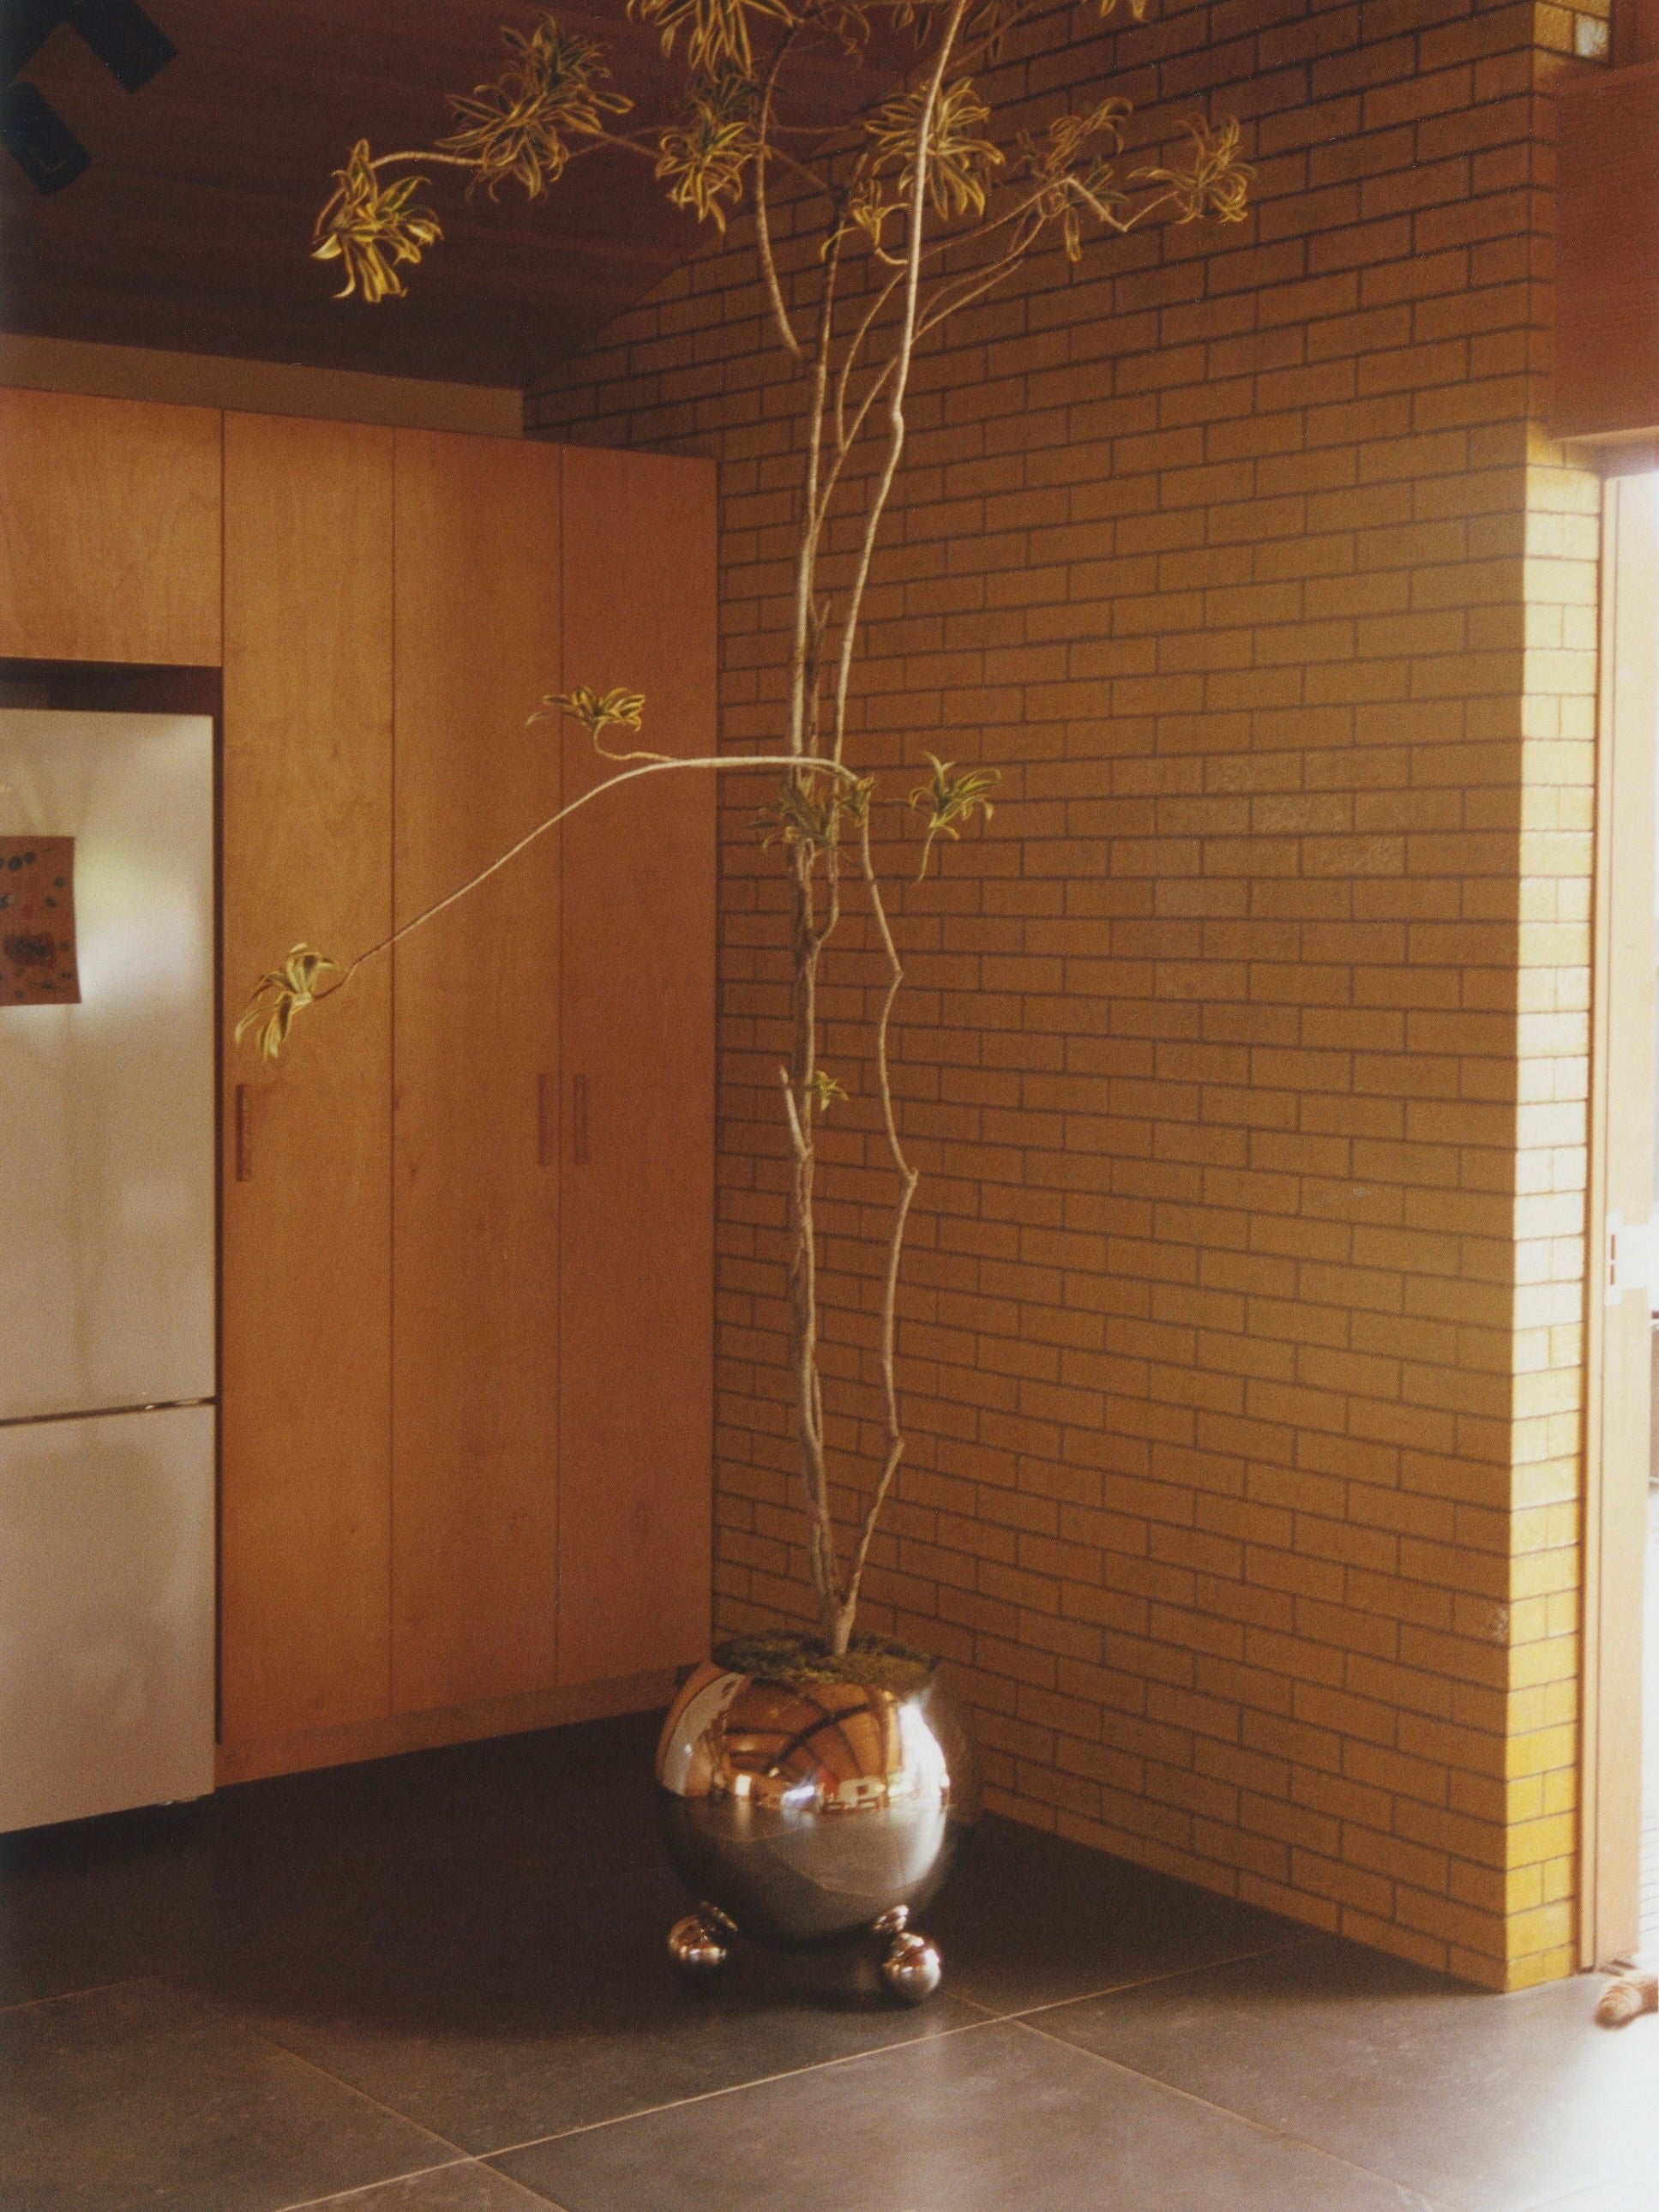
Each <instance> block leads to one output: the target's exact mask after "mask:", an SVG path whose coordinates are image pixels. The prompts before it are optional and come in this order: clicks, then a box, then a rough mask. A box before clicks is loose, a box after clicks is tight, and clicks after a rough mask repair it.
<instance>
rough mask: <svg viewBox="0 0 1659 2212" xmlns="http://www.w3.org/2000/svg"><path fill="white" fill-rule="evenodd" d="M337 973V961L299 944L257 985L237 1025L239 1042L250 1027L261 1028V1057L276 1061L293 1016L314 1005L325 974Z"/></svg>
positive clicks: (259, 1031) (290, 1026) (259, 1034)
mask: <svg viewBox="0 0 1659 2212" xmlns="http://www.w3.org/2000/svg"><path fill="white" fill-rule="evenodd" d="M336 973H337V963H335V962H334V961H332V960H331V959H329V958H328V957H327V956H326V954H325V953H321V952H316V951H313V950H312V948H311V946H310V945H295V947H294V948H293V950H292V951H290V952H289V956H288V957H287V959H286V960H284V961H283V964H282V966H281V967H280V968H272V969H268V970H267V971H266V973H265V974H264V975H261V977H260V978H259V980H258V983H256V984H255V986H254V987H253V990H252V994H251V995H250V997H249V999H248V1002H247V1004H246V1006H244V1007H243V1009H242V1012H241V1015H240V1019H239V1020H238V1022H237V1024H236V1042H237V1043H238V1044H240V1042H242V1039H243V1038H244V1037H245V1036H246V1035H247V1033H248V1031H249V1030H257V1031H258V1047H259V1057H260V1059H261V1060H275V1059H276V1055H277V1054H278V1053H280V1052H281V1050H282V1048H283V1045H284V1043H285V1042H287V1039H288V1033H289V1030H290V1029H292V1027H293V1026H294V1017H295V1015H296V1014H299V1013H303V1012H304V1011H305V1009H306V1008H307V1006H311V1005H313V1003H314V1002H315V1000H316V999H317V997H318V995H319V994H318V989H317V986H318V985H319V983H320V982H321V981H322V979H323V977H324V976H325V975H333V974H336Z"/></svg>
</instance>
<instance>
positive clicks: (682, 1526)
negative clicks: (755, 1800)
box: [559, 447, 715, 1682]
mask: <svg viewBox="0 0 1659 2212" xmlns="http://www.w3.org/2000/svg"><path fill="white" fill-rule="evenodd" d="M564 470H565V500H564V532H565V564H564V641H565V672H566V678H567V681H568V683H570V684H586V685H589V686H591V687H592V688H593V689H595V690H601V691H603V690H610V689H611V686H613V685H615V684H625V685H627V686H628V688H629V690H635V691H641V692H643V693H644V694H645V701H646V707H645V727H644V730H643V732H642V733H641V738H639V739H638V740H637V742H638V743H640V744H644V745H648V746H650V747H651V748H652V750H655V751H659V752H671V753H677V754H681V755H684V757H688V758H695V757H698V756H706V755H708V754H711V753H713V752H714V750H715V720H714V652H715V622H714V614H715V609H714V559H713V550H714V474H713V471H711V470H709V469H708V468H707V467H706V466H704V465H702V464H701V463H698V462H696V461H676V460H666V459H659V460H655V461H653V462H650V463H647V464H645V465H641V461H640V459H639V457H638V456H636V455H634V454H629V453H605V452H599V451H592V450H588V449H583V448H576V447H573V448H571V449H570V450H568V452H567V453H566V454H565V457H564ZM566 728H567V730H568V731H569V732H571V734H570V735H569V736H568V738H567V739H566V744H565V762H566V796H567V799H568V798H571V797H574V795H575V793H576V792H578V791H579V790H582V789H586V787H588V786H590V785H591V784H592V783H594V782H596V781H599V778H600V777H601V776H602V775H609V774H614V773H615V771H614V769H611V768H610V767H609V766H608V765H607V763H605V762H602V761H597V760H595V759H594V757H592V751H591V750H589V749H588V748H587V747H586V744H585V741H584V740H583V739H582V738H581V734H580V732H579V731H576V730H575V729H574V726H573V725H570V724H567V725H566ZM613 742H614V740H613ZM629 742H630V743H632V742H635V741H634V740H632V739H630V740H629ZM563 837H564V868H563V882H562V886H561V893H562V912H563V925H564V927H563V937H564V951H563V967H564V976H563V992H562V1008H563V1036H562V1067H563V1076H564V1082H563V1097H564V1105H565V1122H566V1146H565V1173H564V1178H563V1182H564V1220H563V1228H562V1237H561V1252H562V1268H561V1281H562V1332H561V1343H560V1368H559V1432H560V1449H561V1483H562V1500H563V1506H562V1514H561V1518H560V1539H559V1580H560V1591H561V1604H560V1614H559V1673H560V1678H561V1680H564V1681H567V1682H568V1681H580V1680H586V1679H587V1678H589V1677H592V1676H595V1675H603V1674H619V1673H622V1672H624V1671H627V1670H628V1669H629V1668H634V1667H641V1666H658V1667H671V1666H674V1665H676V1664H678V1663H679V1662H684V1661H685V1660H688V1659H691V1658H694V1657H698V1656H703V1655H704V1654H706V1652H707V1650H708V1633H709V1605H710V1587H711V1585H710V1573H711V1569H710V1522H711V1518H712V1510H711V1502H710V1489H709V1466H710V1458H711V1454H712V1449H713V1443H712V1439H713V1432H714V1403H713V1388H714V1340H713V1330H714V1309H713V1297H712V1291H711V1288H710V1278H711V1276H712V1273H713V1237H714V775H713V774H712V773H706V772H692V773H688V774H686V775H675V774H669V775H659V776H652V777H646V778H642V779H641V781H638V782H636V783H632V784H629V785H627V786H625V787H623V789H621V790H619V791H617V792H613V793H609V794H607V795H606V796H605V797H604V798H602V799H597V800H595V801H594V803H593V804H592V805H590V806H587V807H585V808H584V809H583V810H582V811H581V812H580V813H579V814H576V815H574V816H573V817H572V818H571V820H570V821H569V823H568V824H567V825H566V827H565V829H564V831H563Z"/></svg>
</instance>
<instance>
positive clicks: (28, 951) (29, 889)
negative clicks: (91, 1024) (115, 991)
mask: <svg viewBox="0 0 1659 2212" xmlns="http://www.w3.org/2000/svg"><path fill="white" fill-rule="evenodd" d="M80 998H81V978H80V974H79V971H78V969H76V963H75V840H74V838H73V837H0V1006H65V1005H78V1004H79V1002H80Z"/></svg>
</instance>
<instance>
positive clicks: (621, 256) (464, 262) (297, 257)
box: [0, 0, 891, 386]
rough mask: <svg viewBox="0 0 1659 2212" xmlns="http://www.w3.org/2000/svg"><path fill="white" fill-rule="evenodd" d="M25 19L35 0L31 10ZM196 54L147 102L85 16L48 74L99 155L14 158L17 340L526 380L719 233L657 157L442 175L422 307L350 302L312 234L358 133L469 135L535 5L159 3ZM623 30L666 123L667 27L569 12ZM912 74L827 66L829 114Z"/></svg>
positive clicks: (643, 101)
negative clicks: (51, 162)
mask: <svg viewBox="0 0 1659 2212" xmlns="http://www.w3.org/2000/svg"><path fill="white" fill-rule="evenodd" d="M7 4H8V5H9V4H11V0H7ZM145 4H146V8H147V10H148V12H149V15H151V17H152V18H153V19H154V20H155V23H156V24H157V25H158V26H159V27H160V28H161V30H162V31H163V32H165V33H166V35H167V38H169V39H170V40H172V41H173V45H174V46H176V47H177V49H178V54H177V58H175V59H174V60H173V61H171V62H169V63H167V65H166V66H165V67H164V68H163V69H161V70H159V71H158V72H157V74H156V75H155V76H153V77H152V78H151V79H150V81H149V82H148V83H147V84H144V85H143V86H142V87H141V88H139V89H138V90H137V92H128V91H126V90H125V89H124V88H122V86H121V85H120V84H119V83H118V82H117V80H116V78H115V77H114V76H112V74H111V73H110V70H108V69H107V68H106V66H105V64H103V63H102V62H100V60H99V59H98V58H96V56H95V55H94V53H93V52H92V51H91V49H90V48H89V47H88V45H87V44H86V42H85V41H84V40H82V38H81V37H80V36H79V35H78V34H77V33H76V31H75V30H73V29H72V28H71V27H70V25H69V24H67V23H64V24H60V25H59V26H58V27H57V28H56V29H54V30H53V31H52V33H51V35H50V36H49V37H48V38H47V40H46V42H45V43H44V44H43V45H42V46H40V48H39V50H38V51H37V52H35V53H34V54H33V57H32V58H30V59H29V60H28V61H27V63H26V64H25V65H24V67H23V69H22V70H21V79H22V80H23V81H24V82H27V83H29V84H32V85H33V86H34V87H35V88H37V89H38V90H39V91H40V93H41V94H44V95H45V97H46V99H47V100H49V101H50V102H51V104H52V107H53V108H54V109H55V110H56V111H57V112H58V115H59V116H60V117H61V118H63V120H64V122H65V123H66V124H67V125H69V126H70V129H71V130H72V131H74V133H75V135H76V137H78V138H79V139H80V140H81V141H82V143H83V144H84V145H85V146H86V148H87V149H88V151H89V152H90V154H91V155H92V161H91V164H90V167H88V169H87V170H86V171H85V173H83V174H82V175H81V176H79V177H78V178H76V179H75V181H74V182H73V183H71V184H70V185H66V186H65V187H64V189H63V190H61V191H56V192H52V193H50V194H43V193H41V192H40V191H37V190H36V189H35V187H34V186H33V185H32V184H31V183H30V182H29V181H28V179H27V177H26V176H25V175H24V174H23V173H22V171H21V169H20V168H19V167H18V166H17V165H16V163H15V162H14V161H10V160H9V159H7V158H6V157H5V156H4V155H0V241H3V258H0V327H3V328H4V329H7V330H10V331H27V332H31V333H33V334H35V335H38V336H45V337H64V338H88V339H94V340H98V341H100V342H102V343H116V344H126V345H139V346H160V347H166V348H168V349H173V350H175V351H180V352H186V353H214V354H230V355H235V356H247V357H252V358H257V359H262V360H270V361H285V362H305V363H307V364H310V365H312V366H316V367H325V368H362V369H374V370H378V371H380V372H381V373H382V374H392V375H402V376H421V377H441V378H448V379H453V380H456V381H458V382H461V383H471V384H494V385H518V386H522V385H524V384H526V383H527V382H530V381H531V380H533V378H534V377H535V375H536V374H537V373H538V370H541V369H544V368H547V367H549V366H550V364H552V363H553V362H556V361H557V360H558V359H560V358H561V357H562V356H564V355H566V354H568V353H570V352H572V351H574V350H575V349H577V348H578V347H580V345H581V344H583V343H585V342H586V340H587V339H588V338H590V337H592V336H593V334H594V333H595V332H596V331H599V330H600V329H601V328H603V326H604V325H605V323H606V322H608V321H609V320H610V319H611V317H612V316H613V315H615V314H616V313H618V312H619V311H620V310H621V309H622V308H623V307H627V306H629V304H630V303H631V302H632V301H635V300H636V299H639V298H640V297H641V295H643V294H645V293H647V292H648V291H649V290H650V289H651V288H652V286H653V284H655V283H657V282H658V280H659V278H660V277H661V276H664V275H665V273H666V272H667V271H668V270H670V269H671V268H673V267H674V266H675V265H677V264H678V263H680V262H682V261H684V260H685V259H687V258H689V257H690V255H692V254H694V253H695V252H697V251H699V250H700V248H701V247H702V246H703V245H704V243H705V234H702V233H701V232H700V231H699V229H698V227H697V225H696V223H695V222H693V220H692V219H691V217H690V216H684V215H681V214H680V213H678V211H677V210H674V209H671V208H670V207H668V206H667V205H666V204H665V201H664V199H663V197H662V195H661V191H660V188H659V187H658V186H657V185H655V184H654V183H653V179H652V176H651V170H650V165H649V164H648V163H647V162H645V161H639V160H636V159H632V158H630V157H629V156H627V155H613V154H610V153H604V152H602V153H600V154H599V155H594V156H592V157H591V158H589V159H586V160H584V161H580V162H579V163H577V164H576V165H575V166H574V167H573V168H572V169H571V171H570V172H569V173H568V175H567V176H566V177H565V178H564V179H562V181H561V182H560V183H559V184H557V185H554V186H553V187H552V188H551V189H550V191H549V193H548V194H547V195H546V196H545V197H544V198H542V199H541V200H539V201H536V202H534V203H527V202H526V199H525V197H524V194H523V193H522V191H519V190H518V189H517V188H516V187H514V186H512V185H508V186H506V187H504V188H503V190H502V191H501V197H500V200H499V201H498V202H496V203H493V204H492V202H491V201H490V200H489V198H488V197H485V196H484V195H482V194H481V195H479V197H477V199H476V200H474V201H473V202H472V203H471V205H469V204H467V202H466V200H465V197H464V196H463V192H462V190H461V189H460V180H459V179H455V180H452V179H451V177H450V176H447V175H446V173H445V172H443V171H442V170H437V171H435V172H434V174H433V181H432V185H431V188H430V190H429V191H428V192H427V193H426V195H425V197H427V198H428V200H429V202H430V204H432V205H433V207H434V208H435V210H436V211H437V213H438V214H439V216H440V217H441V221H442V223H443V226H444V233H445V236H444V241H443V243H442V244H441V246H436V247H435V248H434V249H433V250H432V252H431V253H430V254H429V255H428V258H427V260H426V261H425V262H424V263H423V264H422V266H421V267H420V268H419V269H418V270H415V271H414V272H413V276H412V281H411V282H410V291H409V296H408V297H407V298H405V299H402V300H390V301H386V302H385V303H383V304H382V305H380V306H379V307H365V306H364V304H363V302H362V301H361V300H356V299H353V300H343V301H337V300H335V299H334V298H333V297H332V294H333V292H334V289H336V286H337V282H338V278H337V274H336V270H337V264H319V263H317V262H314V261H313V260H312V259H311V258H310V245H311V228H312V222H313V217H314V216H315V214H316V211H317V209H318V207H319V205H320V204H321V203H322V201H323V200H324V199H325V197H327V195H328V192H329V191H330V189H331V173H332V172H333V171H334V170H335V169H336V168H337V167H338V166H339V164H340V163H341V161H343V159H344V157H345V155H346V153H347V151H348V150H349V147H350V145H351V143H352V141H353V140H354V139H355V138H357V137H368V138H369V140H370V141H371V143H372V144H373V146H374V149H375V150H376V151H377V152H386V151H390V150H392V149H394V148H397V147H400V146H420V145H429V144H430V143H432V141H433V139H434V137H436V136H438V135H440V134H441V133H442V132H443V131H446V130H447V129H448V128H450V126H451V118H450V115H449V111H448V108H447V105H446V102H445V98H444V95H445V94H447V93H450V92H466V91H470V90H471V88H472V87H473V86H474V85H475V84H477V82H480V81H481V80H483V79H484V78H488V77H493V76H495V75H496V74H497V73H498V71H499V70H500V69H501V65H502V63H503V61H504V59H505V57H504V55H503V53H502V49H501V37H500V33H501V25H502V24H503V23H512V24H514V25H516V26H517V27H520V28H521V29H528V28H529V27H531V26H532V25H533V24H534V23H535V22H536V21H537V20H538V16H539V15H540V14H541V12H542V11H541V9H539V8H538V7H536V6H535V5H533V4H528V5H527V4H525V0H145ZM557 14H558V18H559V21H560V22H561V24H562V25H563V26H564V27H567V28H568V29H572V30H582V31H586V32H587V33H589V34H590V35H591V36H594V37H597V38H599V39H600V40H603V41H604V43H605V45H606V46H609V47H610V48H611V52H612V55H613V68H614V71H615V77H616V81H617V83H618V85H619V86H621V87H623V88H625V89H627V90H628V91H629V92H630V93H633V94H635V96H636V97H638V98H639V99H640V106H641V114H642V115H643V116H644V117H645V118H647V119H649V118H651V117H652V116H653V115H656V114H660V113H661V112H663V111H664V110H665V108H666V107H667V106H668V105H669V104H670V103H671V100H672V96H673V88H674V82H675V79H674V76H673V72H672V65H671V64H667V63H665V61H664V59H663V57H662V54H661V51H660V47H659V41H658V39H657V35H656V33H654V32H653V31H651V30H648V29H646V28H644V27H641V26H640V25H638V24H634V23H629V22H628V21H626V20H625V18H624V16H623V10H622V8H621V6H620V0H618V4H617V5H615V6H614V7H613V6H612V4H611V0H593V3H592V4H590V5H589V6H588V7H586V8H585V9H574V8H564V7H560V8H558V9H557ZM890 82H891V79H890V77H885V76H883V77H878V76H875V75H874V74H873V73H872V72H868V71H866V70H860V69H854V68H852V67H851V66H850V65H848V64H841V63H839V62H836V63H829V62H826V63H824V64H821V65H819V66H818V67H817V70H816V71H815V77H814V82H813V87H812V98H813V101H814V104H815V106H816V108H817V112H818V113H819V114H822V115H824V116H829V115H831V114H850V113H852V112H855V111H856V110H857V109H858V108H859V107H860V106H864V105H866V103H867V102H868V101H869V100H871V99H872V98H874V97H876V96H878V94H880V93H881V92H883V91H884V89H886V88H887V87H888V85H889V84H890Z"/></svg>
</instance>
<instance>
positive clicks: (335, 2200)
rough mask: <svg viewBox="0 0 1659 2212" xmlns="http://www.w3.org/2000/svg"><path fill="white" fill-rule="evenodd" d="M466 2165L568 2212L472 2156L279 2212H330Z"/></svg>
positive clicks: (552, 2211) (548, 2209) (556, 2211)
mask: <svg viewBox="0 0 1659 2212" xmlns="http://www.w3.org/2000/svg"><path fill="white" fill-rule="evenodd" d="M463 2166H477V2167H478V2168H480V2169H481V2170H483V2171H487V2172H489V2174H490V2175H491V2176H492V2178H493V2179H495V2180H497V2181H501V2182H504V2183H505V2184H506V2185H507V2187H508V2188H509V2189H516V2190H519V2191H521V2192H522V2194H523V2196H524V2197H525V2199H526V2202H527V2203H532V2204H539V2205H540V2206H542V2208H543V2212H566V2208H565V2207H564V2206H563V2205H562V2204H556V2203H554V2201H553V2199H552V2198H551V2197H544V2196H543V2195H542V2194H541V2192H540V2191H539V2190H536V2189H532V2187H531V2186H530V2184H529V2183H528V2182H527V2181H520V2179H519V2178H518V2176H517V2175H516V2174H512V2173H502V2172H500V2171H499V2169H498V2168H497V2167H495V2166H490V2165H489V2161H488V2160H487V2159H484V2158H482V2157H475V2156H473V2155H471V2154H469V2155H468V2156H466V2157H465V2158H450V2159H446V2160H444V2162H443V2164H442V2165H441V2166H416V2168H415V2170H414V2171H413V2172H410V2173H392V2174H388V2175H387V2176H386V2179H384V2180H381V2181H362V2182H359V2183H358V2185H357V2186H356V2188H355V2189H337V2190H336V2191H334V2193H333V2195H332V2196H331V2197H301V2198H300V2199H298V2200H297V2201H296V2202H295V2203H292V2204H283V2205H281V2206H279V2207H278V2208H277V2212H327V2207H328V2206H329V2205H331V2204H346V2205H349V2203H351V2200H352V2198H353V2197H368V2196H369V2195H371V2194H372V2193H373V2192H374V2191H375V2190H377V2189H392V2188H394V2187H396V2186H397V2185H398V2183H399V2182H404V2181H424V2180H425V2179H426V2178H427V2176H428V2174H432V2173H457V2172H459V2171H460V2169H461V2168H462V2167H463Z"/></svg>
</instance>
